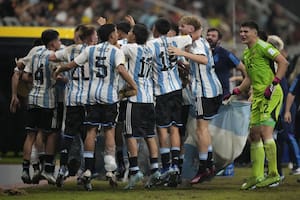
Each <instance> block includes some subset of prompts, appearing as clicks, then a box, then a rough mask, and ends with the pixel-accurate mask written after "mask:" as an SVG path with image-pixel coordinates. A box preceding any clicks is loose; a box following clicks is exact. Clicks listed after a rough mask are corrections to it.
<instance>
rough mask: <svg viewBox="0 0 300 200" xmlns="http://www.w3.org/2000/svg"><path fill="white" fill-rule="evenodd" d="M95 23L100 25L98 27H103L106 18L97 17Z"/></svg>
mask: <svg viewBox="0 0 300 200" xmlns="http://www.w3.org/2000/svg"><path fill="white" fill-rule="evenodd" d="M97 23H98V24H99V25H100V26H103V25H104V24H106V18H104V17H99V18H98V19H97Z"/></svg>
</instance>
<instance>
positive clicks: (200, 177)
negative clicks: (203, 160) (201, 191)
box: [190, 168, 212, 184]
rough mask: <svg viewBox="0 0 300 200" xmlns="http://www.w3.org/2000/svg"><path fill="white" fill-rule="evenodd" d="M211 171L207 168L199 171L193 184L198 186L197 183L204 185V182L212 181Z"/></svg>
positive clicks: (192, 181)
mask: <svg viewBox="0 0 300 200" xmlns="http://www.w3.org/2000/svg"><path fill="white" fill-rule="evenodd" d="M211 176H212V175H211V171H210V169H208V168H206V169H205V170H204V171H200V170H199V171H198V173H197V174H196V176H194V178H192V180H191V182H190V183H191V184H197V183H202V182H204V181H209V180H210V179H211Z"/></svg>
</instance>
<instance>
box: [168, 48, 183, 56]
mask: <svg viewBox="0 0 300 200" xmlns="http://www.w3.org/2000/svg"><path fill="white" fill-rule="evenodd" d="M168 52H169V54H170V55H175V56H183V51H182V50H181V49H179V48H177V47H173V46H169V47H168Z"/></svg>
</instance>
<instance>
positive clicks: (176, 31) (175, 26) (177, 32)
mask: <svg viewBox="0 0 300 200" xmlns="http://www.w3.org/2000/svg"><path fill="white" fill-rule="evenodd" d="M170 30H174V31H175V33H176V35H178V34H179V28H178V25H177V24H175V23H171V26H170Z"/></svg>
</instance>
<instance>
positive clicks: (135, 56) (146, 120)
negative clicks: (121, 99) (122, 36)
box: [121, 24, 159, 189]
mask: <svg viewBox="0 0 300 200" xmlns="http://www.w3.org/2000/svg"><path fill="white" fill-rule="evenodd" d="M148 35H149V33H148V30H147V27H146V26H145V25H143V24H136V25H134V26H133V28H132V29H131V31H130V32H129V33H128V42H129V44H127V45H123V46H122V47H121V50H122V51H123V52H124V54H125V58H127V59H128V65H129V74H130V76H132V78H133V79H134V81H135V82H136V83H137V86H138V93H137V95H136V96H132V97H129V98H128V102H127V109H126V121H125V122H126V123H125V124H126V125H125V129H126V131H125V137H126V140H127V146H128V151H129V164H130V165H129V170H130V172H129V175H130V179H129V182H128V185H127V186H126V187H125V189H132V188H133V187H134V186H135V185H136V183H137V182H138V181H140V180H141V179H142V178H143V173H142V172H141V171H140V168H139V166H138V143H137V139H138V138H144V139H145V140H146V142H147V144H148V148H149V152H150V165H151V167H150V169H151V175H150V177H149V183H148V185H150V184H151V182H152V181H153V180H154V179H155V178H158V177H159V171H158V146H157V143H156V140H155V132H154V129H155V110H154V103H153V102H154V100H153V79H152V67H153V66H152V65H153V57H154V54H153V52H152V50H151V49H150V48H149V47H147V46H146V45H145V43H146V41H147V39H148ZM145 113H147V114H146V115H145Z"/></svg>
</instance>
